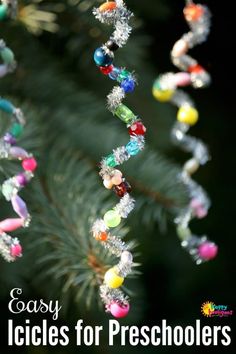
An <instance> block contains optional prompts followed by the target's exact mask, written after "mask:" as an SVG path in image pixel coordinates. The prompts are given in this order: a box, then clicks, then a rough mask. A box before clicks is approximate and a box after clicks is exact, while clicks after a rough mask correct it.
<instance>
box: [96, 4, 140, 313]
mask: <svg viewBox="0 0 236 354" xmlns="http://www.w3.org/2000/svg"><path fill="white" fill-rule="evenodd" d="M93 14H94V15H95V17H96V18H97V19H98V20H99V21H100V22H102V23H106V24H108V25H113V26H114V32H113V33H112V35H111V37H110V39H109V40H108V41H107V42H106V43H105V44H104V45H103V46H102V47H100V48H98V49H96V50H95V53H94V61H95V63H96V65H97V66H98V67H99V68H100V71H101V72H102V73H103V74H104V75H107V76H109V78H110V79H112V80H115V81H117V82H118V83H119V85H117V86H115V87H114V88H113V89H112V91H111V93H110V94H109V95H108V96H107V106H108V109H109V110H110V111H111V112H112V113H113V115H115V116H117V117H118V118H119V119H121V120H122V121H123V122H124V123H125V124H126V125H127V128H128V130H129V135H130V141H129V143H128V144H127V145H126V146H121V147H118V148H116V149H114V150H113V153H112V154H110V155H109V156H107V157H105V158H103V159H102V161H101V164H100V173H99V174H100V176H101V177H102V179H103V184H104V186H105V188H107V189H113V190H114V192H115V193H116V194H117V196H118V197H120V198H121V199H120V201H119V203H118V204H116V206H115V207H114V208H113V209H112V210H109V211H107V212H106V213H105V215H104V217H103V219H97V220H96V221H95V222H94V223H93V226H92V234H93V237H94V238H95V239H96V240H98V241H101V242H102V244H103V246H104V247H105V248H106V249H108V250H109V251H110V253H111V254H114V255H115V256H117V257H118V258H119V262H118V264H117V265H116V266H114V267H112V268H110V269H109V270H108V271H107V272H106V273H105V276H104V282H103V284H102V285H101V286H100V296H101V300H102V302H103V303H104V304H105V307H106V310H107V312H110V313H111V314H112V315H113V316H114V317H116V318H121V317H125V316H126V315H127V314H128V312H129V309H130V305H129V302H128V297H127V296H126V295H124V293H123V292H122V291H121V290H120V289H119V288H120V286H121V285H122V284H123V282H124V278H125V277H127V275H128V274H130V272H131V269H132V266H133V256H132V254H131V252H130V251H129V250H128V246H127V245H126V244H125V243H124V242H123V241H122V240H121V239H120V238H119V237H117V236H114V235H112V234H111V231H110V229H112V228H114V227H116V226H118V225H119V224H120V222H121V219H122V218H127V217H128V215H129V213H130V212H131V211H132V210H133V208H134V204H135V201H134V199H133V198H132V197H131V196H130V194H129V193H130V192H131V186H130V184H129V183H128V182H127V181H126V180H125V178H124V177H123V175H122V173H121V172H120V171H119V170H117V169H116V166H118V165H121V164H122V163H123V162H125V161H127V160H128V159H129V158H130V157H131V156H135V155H137V154H138V153H139V152H140V151H141V150H142V149H143V148H144V134H145V132H146V128H145V127H144V125H143V124H142V122H141V120H140V119H139V118H138V117H137V116H136V115H135V114H134V113H133V112H132V111H131V110H130V109H129V108H128V107H127V106H125V105H124V104H123V103H122V101H123V99H124V98H125V95H126V93H129V92H132V91H134V89H135V85H136V79H135V77H134V74H133V73H131V72H129V71H127V70H126V69H124V68H118V67H115V66H113V64H112V62H113V58H114V52H115V51H116V50H117V49H119V48H121V47H122V46H124V45H125V44H126V42H127V40H128V38H129V35H130V33H131V30H132V29H131V27H130V26H129V19H130V18H131V17H132V16H133V14H132V13H131V12H130V11H129V10H128V9H127V7H126V5H125V3H124V1H122V0H117V1H107V2H106V3H104V4H102V5H101V6H100V7H99V8H95V9H94V10H93Z"/></svg>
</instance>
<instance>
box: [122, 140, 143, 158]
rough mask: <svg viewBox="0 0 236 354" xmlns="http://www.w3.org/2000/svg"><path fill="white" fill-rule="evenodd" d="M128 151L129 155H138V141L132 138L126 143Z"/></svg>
mask: <svg viewBox="0 0 236 354" xmlns="http://www.w3.org/2000/svg"><path fill="white" fill-rule="evenodd" d="M125 148H126V151H127V152H128V154H129V155H131V156H134V155H137V154H138V153H139V151H140V149H139V145H138V143H137V141H135V140H131V141H130V142H129V143H128V144H127V145H126V147H125Z"/></svg>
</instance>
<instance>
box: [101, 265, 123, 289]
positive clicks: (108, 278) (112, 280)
mask: <svg viewBox="0 0 236 354" xmlns="http://www.w3.org/2000/svg"><path fill="white" fill-rule="evenodd" d="M104 281H105V283H106V285H107V286H109V288H112V289H116V288H119V287H120V286H121V285H122V284H123V282H124V278H123V277H120V276H119V275H118V274H117V271H116V268H115V267H114V268H110V269H109V270H108V271H107V272H106V274H105V276H104Z"/></svg>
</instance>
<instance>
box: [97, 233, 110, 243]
mask: <svg viewBox="0 0 236 354" xmlns="http://www.w3.org/2000/svg"><path fill="white" fill-rule="evenodd" d="M107 238H108V235H107V233H106V232H100V233H99V234H96V235H95V239H96V240H97V241H102V242H105V241H107Z"/></svg>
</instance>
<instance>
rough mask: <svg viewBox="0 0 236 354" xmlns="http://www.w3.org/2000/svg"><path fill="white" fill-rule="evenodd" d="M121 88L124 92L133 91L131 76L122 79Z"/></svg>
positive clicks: (133, 83) (133, 84)
mask: <svg viewBox="0 0 236 354" xmlns="http://www.w3.org/2000/svg"><path fill="white" fill-rule="evenodd" d="M121 88H122V89H123V90H124V91H125V93H129V92H133V91H134V89H135V81H134V79H133V78H128V79H125V80H123V81H122V83H121Z"/></svg>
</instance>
